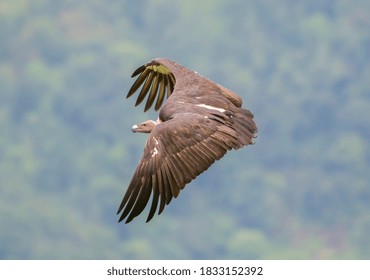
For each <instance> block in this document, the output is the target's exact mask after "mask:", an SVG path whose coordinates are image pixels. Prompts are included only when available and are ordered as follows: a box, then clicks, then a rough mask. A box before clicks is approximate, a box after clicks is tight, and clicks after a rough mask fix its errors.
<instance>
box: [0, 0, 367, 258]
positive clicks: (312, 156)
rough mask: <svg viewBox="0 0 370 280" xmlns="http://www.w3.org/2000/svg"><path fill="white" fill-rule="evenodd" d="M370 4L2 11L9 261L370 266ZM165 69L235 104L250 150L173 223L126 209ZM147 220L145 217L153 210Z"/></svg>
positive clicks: (47, 4)
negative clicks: (152, 79) (157, 70)
mask: <svg viewBox="0 0 370 280" xmlns="http://www.w3.org/2000/svg"><path fill="white" fill-rule="evenodd" d="M369 14H370V1H360V0H353V1H346V0H338V1H331V0H304V1H292V0H282V1H272V0H265V1H258V0H256V1H245V0H240V1H237V0H235V1H223V0H214V1H210V0H205V1H198V0H196V1H170V0H152V1H147V0H140V1H120V0H110V1H102V0H91V1H81V0H74V1H67V0H66V1H51V0H35V1H27V0H0V219H1V221H0V227H1V228H0V258H1V259H369V258H370V242H369V234H370V168H369V167H370V149H369V138H370V17H369ZM155 57H168V58H170V59H173V60H175V61H177V62H179V63H181V64H183V65H186V66H187V67H189V68H191V69H193V70H196V71H198V72H199V73H201V74H202V75H204V76H207V77H209V78H211V79H212V80H215V81H217V82H218V83H220V84H222V85H224V86H226V87H228V88H230V89H231V90H233V91H235V92H237V93H238V94H240V95H241V96H242V98H243V100H244V106H245V107H247V108H249V109H250V110H251V111H252V112H253V113H254V114H255V120H256V122H257V125H258V127H259V136H258V138H257V139H256V144H255V145H254V146H250V147H247V148H245V149H242V150H239V151H237V152H235V151H232V152H230V153H228V154H227V155H226V156H225V157H224V158H223V159H222V160H221V161H220V162H217V163H216V164H215V165H213V166H212V167H211V168H210V169H209V170H208V171H207V172H206V173H205V174H203V175H201V176H200V177H199V178H198V179H197V180H195V181H194V182H192V183H191V184H189V185H188V186H187V187H186V188H185V189H184V191H183V192H182V193H181V195H180V197H179V198H177V199H176V200H175V201H172V202H171V204H170V205H169V206H168V207H166V209H165V211H164V213H163V214H162V215H161V216H159V217H158V216H155V217H154V219H153V220H152V221H151V222H150V223H149V224H146V223H145V218H146V215H147V211H146V212H145V213H144V214H143V215H142V216H140V217H139V218H138V219H136V220H135V221H134V222H132V223H131V224H128V225H125V224H118V223H117V220H118V217H117V216H116V210H117V208H118V205H119V203H120V202H121V199H122V196H123V194H124V192H125V190H126V187H127V185H128V183H129V181H130V179H131V175H132V173H133V171H134V169H135V167H136V164H137V162H138V161H139V159H140V157H141V154H142V150H143V146H144V143H145V141H146V135H138V134H133V133H131V126H132V125H133V124H135V123H139V122H141V121H143V120H146V119H149V118H154V119H155V118H156V117H157V114H156V113H155V112H153V111H151V112H149V113H148V114H144V113H143V107H142V106H140V107H139V108H135V107H134V102H135V100H134V98H133V99H129V100H126V99H125V96H126V93H127V91H128V89H129V87H130V86H131V84H132V82H133V80H132V79H130V75H131V73H132V72H133V71H134V70H135V69H136V67H138V66H140V65H141V64H143V63H145V62H147V61H149V60H150V59H152V58H155ZM147 210H148V209H147Z"/></svg>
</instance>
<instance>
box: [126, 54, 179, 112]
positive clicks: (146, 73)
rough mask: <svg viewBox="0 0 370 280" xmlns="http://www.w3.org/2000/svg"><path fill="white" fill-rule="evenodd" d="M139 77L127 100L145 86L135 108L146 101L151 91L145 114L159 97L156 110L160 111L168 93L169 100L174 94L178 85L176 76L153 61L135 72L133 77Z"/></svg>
mask: <svg viewBox="0 0 370 280" xmlns="http://www.w3.org/2000/svg"><path fill="white" fill-rule="evenodd" d="M139 74H140V75H139ZM137 75H139V77H138V78H137V79H136V81H135V82H134V84H133V85H132V87H131V88H130V90H129V92H128V94H127V97H126V98H128V97H130V96H131V95H133V94H134V93H135V92H136V91H137V90H138V88H139V87H140V86H141V85H143V86H142V88H141V91H140V94H139V96H138V98H137V100H136V103H135V106H137V105H139V104H140V103H141V102H142V101H143V100H144V98H145V96H146V95H147V93H148V92H149V89H150V93H149V96H148V99H147V101H146V104H145V109H144V112H146V111H148V110H149V109H150V107H151V106H152V105H153V102H154V100H155V97H156V96H157V95H158V97H157V102H156V103H155V107H154V109H155V110H156V111H158V109H159V108H160V107H161V106H162V103H163V99H164V97H165V95H166V93H167V98H168V97H169V96H170V95H171V93H172V92H173V89H174V87H175V83H176V80H175V76H174V75H173V73H171V71H170V70H169V69H168V68H167V67H165V66H164V65H163V64H160V63H158V62H156V61H151V62H149V63H147V64H144V65H142V66H140V67H139V68H138V69H136V70H135V72H134V73H133V74H132V76H131V77H135V76H137Z"/></svg>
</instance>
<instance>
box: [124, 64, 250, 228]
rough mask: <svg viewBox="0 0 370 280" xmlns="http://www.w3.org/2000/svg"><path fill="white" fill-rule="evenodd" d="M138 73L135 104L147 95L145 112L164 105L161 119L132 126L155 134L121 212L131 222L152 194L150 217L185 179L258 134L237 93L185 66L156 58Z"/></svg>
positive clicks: (130, 186) (148, 142)
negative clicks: (137, 94) (137, 92)
mask: <svg viewBox="0 0 370 280" xmlns="http://www.w3.org/2000/svg"><path fill="white" fill-rule="evenodd" d="M137 75H139V76H138V78H137V79H136V81H135V82H134V84H133V85H132V87H131V89H130V90H129V92H128V95H127V98H128V97H130V96H132V95H133V94H134V93H135V92H136V91H137V90H138V89H139V88H140V87H141V90H140V93H139V96H138V98H137V101H136V104H135V106H137V105H139V104H140V103H141V102H142V101H143V100H144V99H145V97H146V96H148V97H147V101H146V104H145V109H144V111H147V110H149V109H150V108H151V107H152V105H153V104H155V105H154V109H155V110H156V111H157V110H159V109H160V108H162V109H161V110H160V113H159V118H158V120H157V121H156V122H155V121H152V120H149V121H146V122H144V123H142V124H139V125H134V126H133V127H132V130H133V131H134V132H143V133H150V134H149V137H148V140H147V142H146V144H145V147H144V154H143V157H142V158H141V160H140V162H139V164H138V166H137V168H136V170H135V172H134V175H133V177H132V179H131V182H130V184H129V186H128V189H127V191H126V193H125V195H124V197H123V200H122V203H121V205H120V207H119V209H118V212H117V214H121V216H120V219H119V222H120V221H122V220H124V219H125V218H127V219H126V223H129V222H130V221H132V219H134V218H135V217H136V216H138V215H139V214H140V213H141V212H142V211H143V210H144V208H145V206H146V205H147V203H148V201H149V198H150V196H151V197H152V203H151V208H150V211H149V215H148V218H147V222H148V221H150V220H151V219H152V218H153V216H154V214H155V212H156V210H157V209H158V205H159V210H158V214H161V213H162V211H163V209H164V208H165V206H166V205H168V204H169V203H170V201H171V200H172V198H173V197H175V198H176V197H177V196H178V195H179V193H180V191H181V190H182V189H183V188H184V187H185V185H186V184H188V183H189V182H190V181H191V180H193V179H195V178H196V177H197V176H198V175H199V174H201V173H202V172H203V171H205V170H207V169H208V167H209V166H211V165H212V164H213V163H214V162H215V161H216V160H219V159H220V158H221V157H223V155H224V154H225V153H226V152H227V151H228V150H231V149H239V148H241V147H243V146H246V145H249V144H252V142H253V138H254V137H255V135H256V133H257V127H256V125H255V123H254V121H253V115H252V113H251V112H249V111H248V110H247V109H244V108H241V106H242V99H241V98H240V97H239V96H238V95H237V94H235V93H234V92H232V91H231V90H229V89H227V88H225V87H223V86H221V85H219V84H217V83H215V82H213V81H210V80H209V79H207V78H205V77H202V76H201V75H199V74H197V73H196V72H193V71H191V70H189V69H187V68H186V67H184V66H182V65H179V64H177V63H175V62H173V61H170V60H168V59H165V58H159V59H154V60H152V61H151V62H149V63H147V64H144V65H142V66H141V67H139V68H138V69H137V70H136V71H135V72H134V73H133V75H132V77H135V76H137ZM165 96H167V101H166V102H165V104H164V105H163V103H164V100H165ZM154 101H155V102H154ZM162 105H163V106H162Z"/></svg>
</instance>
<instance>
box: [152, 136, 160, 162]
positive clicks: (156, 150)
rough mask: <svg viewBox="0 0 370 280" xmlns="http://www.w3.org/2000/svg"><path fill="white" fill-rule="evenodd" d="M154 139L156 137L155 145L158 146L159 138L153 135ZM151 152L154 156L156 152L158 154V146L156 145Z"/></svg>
mask: <svg viewBox="0 0 370 280" xmlns="http://www.w3.org/2000/svg"><path fill="white" fill-rule="evenodd" d="M153 139H154V142H155V145H156V146H158V144H159V141H158V139H157V138H155V137H153ZM151 153H152V157H154V156H155V155H156V154H158V153H159V151H158V149H157V147H154V149H153V150H152V152H151Z"/></svg>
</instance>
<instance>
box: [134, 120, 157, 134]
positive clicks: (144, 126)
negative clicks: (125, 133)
mask: <svg viewBox="0 0 370 280" xmlns="http://www.w3.org/2000/svg"><path fill="white" fill-rule="evenodd" d="M156 124H157V123H156V122H155V121H153V120H148V121H145V122H143V123H141V124H135V125H134V126H133V127H132V132H141V133H150V132H152V130H153V128H154V126H155V125H156Z"/></svg>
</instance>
